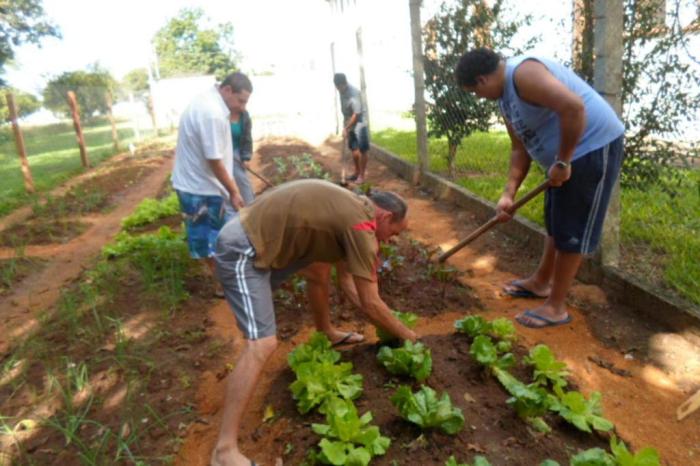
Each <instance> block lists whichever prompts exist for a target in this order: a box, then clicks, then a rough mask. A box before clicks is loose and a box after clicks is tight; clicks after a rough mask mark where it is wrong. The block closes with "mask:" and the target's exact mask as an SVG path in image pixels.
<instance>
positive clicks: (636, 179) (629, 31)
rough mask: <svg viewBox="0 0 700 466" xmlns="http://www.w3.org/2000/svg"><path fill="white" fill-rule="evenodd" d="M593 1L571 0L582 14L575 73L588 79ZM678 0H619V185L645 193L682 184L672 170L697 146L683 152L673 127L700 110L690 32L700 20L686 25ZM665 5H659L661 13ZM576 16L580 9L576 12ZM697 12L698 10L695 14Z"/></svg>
mask: <svg viewBox="0 0 700 466" xmlns="http://www.w3.org/2000/svg"><path fill="white" fill-rule="evenodd" d="M591 3H592V0H584V1H581V0H577V1H576V2H575V7H576V8H581V9H582V10H581V11H584V13H583V15H582V16H584V18H585V19H583V20H582V23H581V27H582V29H581V30H576V33H577V35H579V36H580V37H579V38H578V39H577V41H578V42H581V37H583V42H582V43H583V45H582V46H581V47H580V50H579V53H580V54H581V56H580V58H578V59H576V57H575V59H574V68H575V70H576V72H577V73H579V74H580V75H581V76H582V77H583V78H584V79H586V80H587V81H589V82H591V81H592V78H593V75H592V70H593V64H594V60H595V58H594V57H593V53H592V41H591V40H585V38H586V37H588V36H591V37H592V31H593V26H594V24H593V18H592V16H590V15H588V14H586V12H588V11H589V10H591V9H592V7H591V6H590V5H591ZM684 3H685V2H684V1H683V0H644V1H640V0H624V9H625V17H624V30H625V31H626V33H625V34H624V35H623V63H622V73H623V75H622V105H623V111H622V118H623V121H624V123H625V127H626V135H625V161H624V165H623V169H622V174H621V182H622V184H623V185H625V186H629V187H638V188H645V187H646V186H648V185H649V184H659V185H660V186H662V187H663V188H664V189H666V190H667V191H668V192H669V193H673V192H674V186H677V184H678V183H680V182H682V180H683V179H684V176H683V174H682V172H681V171H679V170H677V167H678V166H679V165H683V163H684V162H685V161H686V160H688V159H689V158H691V157H699V156H700V148H699V147H698V144H697V142H696V143H692V142H687V145H686V146H685V147H682V146H681V145H680V144H678V143H677V142H675V141H671V140H670V139H680V138H681V137H682V136H681V134H680V131H679V129H678V128H682V127H683V124H687V123H689V122H692V121H693V118H695V115H697V112H698V111H699V110H700V67H699V66H698V61H697V59H695V58H694V57H693V56H692V55H691V50H692V45H691V42H690V41H691V37H690V36H691V34H694V33H697V30H698V27H700V18H698V16H696V17H695V19H694V21H693V22H691V23H690V24H689V25H684V24H683V21H682V19H683V18H682V17H683V14H682V13H681V8H682V7H683V6H684ZM664 7H665V8H664ZM579 14H580V12H579ZM699 14H700V12H698V13H696V15H699Z"/></svg>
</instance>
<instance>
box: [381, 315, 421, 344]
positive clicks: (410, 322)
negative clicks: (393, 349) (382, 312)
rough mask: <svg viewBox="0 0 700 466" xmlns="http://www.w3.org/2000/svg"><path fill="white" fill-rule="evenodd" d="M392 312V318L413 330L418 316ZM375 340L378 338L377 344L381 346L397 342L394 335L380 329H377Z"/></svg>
mask: <svg viewBox="0 0 700 466" xmlns="http://www.w3.org/2000/svg"><path fill="white" fill-rule="evenodd" d="M392 312H393V313H394V316H395V317H396V318H397V319H399V320H400V321H401V322H402V323H403V324H404V325H405V326H406V327H408V328H414V327H415V326H416V323H418V316H417V315H416V314H414V313H412V312H401V311H392ZM377 338H379V343H382V344H386V343H391V342H394V341H396V340H397V338H396V337H395V336H394V335H392V334H391V333H389V332H387V331H386V330H384V329H383V328H381V327H377Z"/></svg>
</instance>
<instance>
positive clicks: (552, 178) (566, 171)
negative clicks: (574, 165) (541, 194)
mask: <svg viewBox="0 0 700 466" xmlns="http://www.w3.org/2000/svg"><path fill="white" fill-rule="evenodd" d="M547 176H548V177H549V185H550V186H553V187H555V188H558V187H559V186H561V185H563V184H564V183H566V182H567V181H568V180H569V178H571V164H566V166H564V165H563V164H557V163H554V164H552V166H551V167H549V170H548V171H547Z"/></svg>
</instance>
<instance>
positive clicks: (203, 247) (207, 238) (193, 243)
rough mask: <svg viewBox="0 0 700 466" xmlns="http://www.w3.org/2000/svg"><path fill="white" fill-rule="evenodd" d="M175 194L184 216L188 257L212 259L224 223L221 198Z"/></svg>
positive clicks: (182, 193) (180, 192) (184, 193)
mask: <svg viewBox="0 0 700 466" xmlns="http://www.w3.org/2000/svg"><path fill="white" fill-rule="evenodd" d="M176 192H177V198H178V199H179V200H180V210H181V211H182V213H183V214H185V227H186V229H187V246H188V247H189V249H190V255H191V256H192V257H193V258H194V259H204V258H207V257H212V256H213V255H214V252H215V249H216V237H217V236H219V230H221V227H223V226H224V223H225V222H226V219H225V217H224V206H223V202H224V199H223V197H221V196H203V195H199V194H191V193H187V192H184V191H177V190H176Z"/></svg>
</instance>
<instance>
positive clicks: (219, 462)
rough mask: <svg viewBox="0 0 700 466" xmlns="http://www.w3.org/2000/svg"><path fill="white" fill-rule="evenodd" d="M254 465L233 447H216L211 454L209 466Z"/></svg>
mask: <svg viewBox="0 0 700 466" xmlns="http://www.w3.org/2000/svg"><path fill="white" fill-rule="evenodd" d="M252 464H255V463H253V462H252V461H251V460H249V459H248V458H246V457H245V456H244V455H243V454H242V453H241V452H240V451H238V449H236V448H233V447H216V448H215V449H214V452H213V453H212V454H211V462H210V463H209V466H250V465H252Z"/></svg>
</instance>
